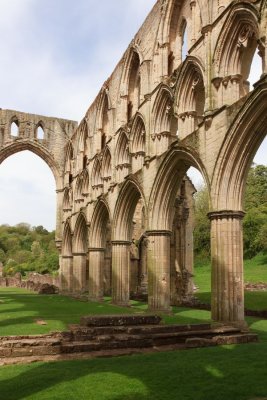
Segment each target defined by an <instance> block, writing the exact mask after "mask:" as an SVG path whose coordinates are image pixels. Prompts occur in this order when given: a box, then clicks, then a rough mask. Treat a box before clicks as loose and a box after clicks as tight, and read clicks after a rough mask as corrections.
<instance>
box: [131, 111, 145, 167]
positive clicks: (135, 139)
mask: <svg viewBox="0 0 267 400" xmlns="http://www.w3.org/2000/svg"><path fill="white" fill-rule="evenodd" d="M145 145H146V128H145V122H144V118H143V116H142V115H141V114H140V113H137V114H136V116H135V118H134V121H133V125H132V128H131V155H132V169H133V172H135V171H138V169H140V168H142V167H143V164H144V159H145V154H146V153H145Z"/></svg>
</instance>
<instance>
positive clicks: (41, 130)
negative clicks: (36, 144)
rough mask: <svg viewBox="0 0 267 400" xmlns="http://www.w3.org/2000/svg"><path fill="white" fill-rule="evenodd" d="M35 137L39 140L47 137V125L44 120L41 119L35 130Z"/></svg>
mask: <svg viewBox="0 0 267 400" xmlns="http://www.w3.org/2000/svg"><path fill="white" fill-rule="evenodd" d="M34 137H35V138H36V139H39V140H43V139H45V125H44V122H43V121H39V122H38V124H37V125H36V127H35V130H34Z"/></svg>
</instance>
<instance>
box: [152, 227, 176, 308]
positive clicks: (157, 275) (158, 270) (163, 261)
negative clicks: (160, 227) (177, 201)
mask: <svg viewBox="0 0 267 400" xmlns="http://www.w3.org/2000/svg"><path fill="white" fill-rule="evenodd" d="M146 235H147V236H148V254H147V266H148V307H149V309H150V310H151V311H163V312H168V311H170V236H171V232H170V231H147V232H146Z"/></svg>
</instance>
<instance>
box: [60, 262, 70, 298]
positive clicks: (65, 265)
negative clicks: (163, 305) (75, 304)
mask: <svg viewBox="0 0 267 400" xmlns="http://www.w3.org/2000/svg"><path fill="white" fill-rule="evenodd" d="M72 276H73V257H72V256H61V262H60V289H61V291H62V292H71V290H72Z"/></svg>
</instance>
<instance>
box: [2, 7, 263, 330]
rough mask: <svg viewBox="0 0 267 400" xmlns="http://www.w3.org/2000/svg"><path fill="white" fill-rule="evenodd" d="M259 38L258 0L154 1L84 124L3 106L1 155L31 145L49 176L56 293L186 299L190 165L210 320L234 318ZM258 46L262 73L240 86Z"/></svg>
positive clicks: (258, 124) (257, 139)
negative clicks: (203, 199) (206, 245)
mask: <svg viewBox="0 0 267 400" xmlns="http://www.w3.org/2000/svg"><path fill="white" fill-rule="evenodd" d="M266 35H267V8H266V1H265V0H244V1H242V0H233V1H231V0H216V1H215V0H205V1H204V0H184V1H182V0H158V1H157V2H156V4H155V6H154V7H153V9H152V11H151V12H150V14H149V15H148V17H147V19H146V20H145V22H144V24H143V25H142V27H141V28H140V30H139V31H138V33H137V34H136V36H135V37H134V39H133V41H132V42H131V43H130V45H129V47H128V49H127V50H126V52H125V53H124V55H123V57H122V59H121V60H120V62H119V63H118V65H117V67H116V68H115V70H114V71H113V73H112V75H111V76H110V77H109V78H108V80H107V81H106V82H105V83H104V84H103V87H102V88H101V90H100V92H99V94H98V96H97V97H96V99H95V101H94V102H93V104H92V105H91V106H90V107H89V109H88V111H87V113H86V115H85V116H84V118H83V120H82V121H81V123H80V124H79V125H77V123H75V122H73V121H67V120H62V119H53V118H48V117H43V116H37V115H30V114H25V113H20V112H17V111H12V110H1V111H0V163H1V162H2V161H3V160H4V159H5V158H7V157H8V156H10V155H11V154H14V153H16V152H18V151H21V150H25V149H28V150H31V151H33V152H34V153H36V154H37V155H39V156H40V157H42V158H43V159H44V160H45V161H46V163H47V164H48V165H49V167H50V168H51V170H52V171H53V174H54V176H55V180H56V187H57V228H56V239H57V245H58V249H59V252H60V277H61V290H62V292H66V293H68V292H69V293H84V292H88V295H89V298H90V299H91V300H95V301H99V300H101V299H102V298H103V296H104V294H110V295H111V296H112V301H113V303H115V304H119V305H125V306H127V305H128V304H129V298H130V294H137V295H138V294H147V295H148V304H149V309H150V310H151V311H168V310H169V309H170V305H171V304H177V303H179V302H181V301H182V300H183V299H184V298H187V297H188V296H190V295H191V293H192V289H193V288H192V274H193V225H194V223H193V194H194V192H195V188H194V186H193V184H192V182H191V181H190V179H189V178H188V177H187V175H186V173H187V170H188V169H189V168H190V167H191V166H193V167H195V168H197V169H198V170H199V171H200V172H201V174H202V176H203V179H204V181H205V183H206V185H207V187H208V191H209V207H210V212H209V216H208V217H209V218H210V220H211V248H212V277H211V279H212V318H213V320H215V321H219V322H223V323H229V322H230V323H232V324H241V325H242V323H243V322H244V289H243V248H242V247H243V239H242V218H243V216H244V212H243V208H242V200H243V192H244V188H245V183H246V176H247V172H248V169H249V167H250V165H251V162H252V160H253V157H254V155H255V153H256V151H257V149H258V148H259V146H260V144H261V142H262V141H263V139H264V138H265V135H266V129H267V62H266V61H267V51H266V45H267V42H266V41H267V39H266ZM185 42H186V43H187V47H188V52H187V54H184V50H183V49H184V43H185ZM255 51H258V52H259V54H260V56H261V58H262V75H261V78H260V79H259V81H258V82H257V83H256V84H255V85H254V89H253V90H251V91H249V82H248V76H249V72H250V67H251V63H252V58H253V56H254V54H255ZM12 124H15V125H16V126H17V127H18V134H17V135H16V136H14V135H13V134H11V125H12ZM40 127H41V128H42V130H43V132H44V135H43V137H42V138H39V137H38V135H37V130H38V128H40Z"/></svg>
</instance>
